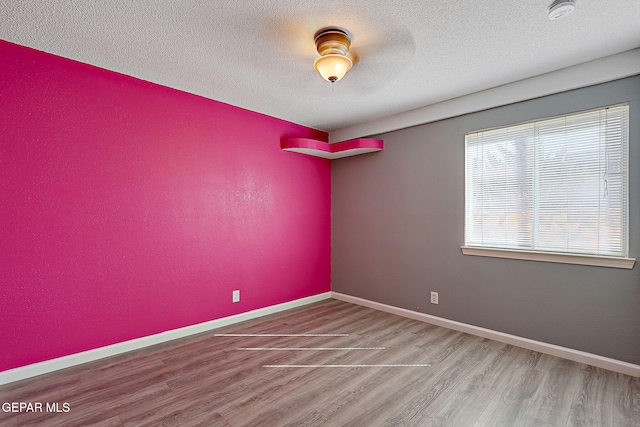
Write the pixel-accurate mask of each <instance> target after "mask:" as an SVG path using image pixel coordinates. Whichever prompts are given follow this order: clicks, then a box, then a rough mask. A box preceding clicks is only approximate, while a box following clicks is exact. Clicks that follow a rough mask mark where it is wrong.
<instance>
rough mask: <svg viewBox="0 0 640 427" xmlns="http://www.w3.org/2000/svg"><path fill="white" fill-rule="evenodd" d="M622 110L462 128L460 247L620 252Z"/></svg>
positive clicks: (623, 253) (623, 223)
mask: <svg viewBox="0 0 640 427" xmlns="http://www.w3.org/2000/svg"><path fill="white" fill-rule="evenodd" d="M628 115H629V106H628V105H626V104H625V105H618V106H612V107H608V108H603V109H601V110H597V111H587V112H581V113H577V114H571V115H567V116H564V117H556V118H550V119H545V120H539V121H536V122H532V123H524V124H518V125H513V126H508V127H504V128H500V129H493V130H487V131H480V132H474V133H469V134H467V135H466V138H465V143H466V205H465V216H466V218H465V246H470V247H474V246H475V247H485V248H502V249H516V250H527V251H542V252H559V253H576V254H589V255H604V256H616V257H627V256H628V254H627V247H628V244H627V235H628V233H627V209H628V208H627V198H628V194H627V193H628V191H627V181H628V179H627V167H628V161H627V156H628V144H629V142H628Z"/></svg>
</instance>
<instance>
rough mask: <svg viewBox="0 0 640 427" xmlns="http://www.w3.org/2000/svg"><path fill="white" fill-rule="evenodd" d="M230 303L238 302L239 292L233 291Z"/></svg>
mask: <svg viewBox="0 0 640 427" xmlns="http://www.w3.org/2000/svg"><path fill="white" fill-rule="evenodd" d="M231 301H232V302H240V291H239V290H235V291H233V294H232V296H231Z"/></svg>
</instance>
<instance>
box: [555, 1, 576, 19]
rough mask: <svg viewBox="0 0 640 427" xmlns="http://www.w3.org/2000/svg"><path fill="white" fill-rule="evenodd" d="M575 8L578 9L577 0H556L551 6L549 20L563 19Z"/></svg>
mask: <svg viewBox="0 0 640 427" xmlns="http://www.w3.org/2000/svg"><path fill="white" fill-rule="evenodd" d="M574 10H576V2H575V0H555V1H554V2H553V3H551V6H549V20H550V21H555V20H558V19H562V18H564V17H565V16H567V15H569V14H570V13H571V12H573V11H574Z"/></svg>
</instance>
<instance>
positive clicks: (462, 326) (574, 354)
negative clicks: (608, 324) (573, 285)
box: [331, 292, 640, 377]
mask: <svg viewBox="0 0 640 427" xmlns="http://www.w3.org/2000/svg"><path fill="white" fill-rule="evenodd" d="M331 294H332V297H333V298H335V299H337V300H340V301H345V302H349V303H352V304H358V305H362V306H365V307H369V308H373V309H375V310H380V311H384V312H387V313H391V314H396V315H398V316H402V317H407V318H409V319H414V320H419V321H421V322H426V323H430V324H432V325H436V326H442V327H445V328H449V329H453V330H456V331H460V332H465V333H467V334H471V335H476V336H479V337H483V338H489V339H492V340H494V341H499V342H502V343H506V344H511V345H514V346H516V347H522V348H526V349H528V350H534V351H539V352H540V353H545V354H549V355H552V356H558V357H562V358H564V359H568V360H572V361H574V362H579V363H585V364H587V365H591V366H595V367H597V368H603V369H607V370H610V371H614V372H619V373H621V374H625V375H630V376H633V377H640V365H634V364H632V363H628V362H622V361H620V360H616V359H611V358H608V357H603V356H598V355H597V354H591V353H586V352H584V351H579V350H573V349H570V348H567V347H561V346H558V345H554V344H547V343H544V342H541V341H535V340H531V339H528V338H522V337H519V336H516V335H510V334H505V333H503V332H498V331H494V330H491V329H486V328H481V327H479V326H473V325H469V324H467V323H461V322H456V321H454V320H449V319H444V318H442V317H437V316H432V315H430V314H425V313H418V312H416V311H411V310H407V309H404V308H399V307H394V306H391V305H387V304H382V303H379V302H375V301H370V300H366V299H363V298H358V297H353V296H351V295H345V294H341V293H339V292H331Z"/></svg>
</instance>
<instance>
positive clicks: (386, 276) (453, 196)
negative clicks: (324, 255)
mask: <svg viewBox="0 0 640 427" xmlns="http://www.w3.org/2000/svg"><path fill="white" fill-rule="evenodd" d="M624 101H629V103H630V129H629V137H630V152H629V157H630V159H629V166H630V180H629V188H630V191H629V195H630V203H631V204H630V215H629V216H630V220H629V226H630V235H629V237H630V247H629V249H630V254H631V256H632V257H635V258H640V191H639V190H640V76H635V77H630V78H627V79H622V80H617V81H614V82H609V83H605V84H601V85H597V86H592V87H588V88H583V89H578V90H574V91H570V92H565V93H561V94H557V95H552V96H547V97H544V98H538V99H534V100H530V101H526V102H521V103H518V104H513V105H509V106H505V107H500V108H495V109H491V110H487V111H482V112H478V113H474V114H468V115H464V116H460V117H455V118H452V119H447V120H443V121H439V122H435V123H429V124H425V125H421V126H416V127H413V128H409V129H403V130H399V131H394V132H389V133H386V134H382V135H379V136H378V137H380V138H383V139H384V141H385V150H384V151H383V152H380V153H374V154H366V155H362V156H355V157H350V158H344V159H340V160H337V161H334V162H332V215H333V217H332V289H333V290H334V291H337V292H342V293H345V294H348V295H353V296H357V297H360V298H365V299H369V300H372V301H377V302H381V303H385V304H389V305H393V306H396V307H402V308H406V309H410V310H416V311H421V312H424V313H428V314H432V315H435V316H440V317H443V318H447V319H452V320H456V321H459V322H464V323H468V324H471V325H476V326H481V327H484V328H489V329H493V330H496V331H501V332H506V333H509V334H513V335H517V336H520V337H526V338H530V339H534V340H538V341H543V342H546V343H551V344H556V345H560V346H564V347H569V348H573V349H577V350H582V351H586V352H590V353H594V354H598V355H602V356H606V357H611V358H614V359H618V360H622V361H626V362H631V363H635V364H640V266H639V265H638V263H636V265H635V266H634V268H633V269H632V270H622V269H615V268H605V267H590V266H581V265H568V264H553V263H544V262H535V261H520V260H511V259H497V258H485V257H475V256H465V255H462V253H461V251H460V246H461V245H462V244H463V242H464V134H465V133H466V132H469V131H473V130H477V129H484V128H489V127H494V126H501V125H507V124H512V123H517V122H522V121H527V120H532V119H537V118H541V117H548V116H554V115H558V114H563V113H569V112H575V111H580V110H586V109H591V108H596V107H600V106H605V105H610V104H616V103H620V102H624ZM430 291H437V292H439V297H440V304H439V305H432V304H430V303H429V292H430Z"/></svg>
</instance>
